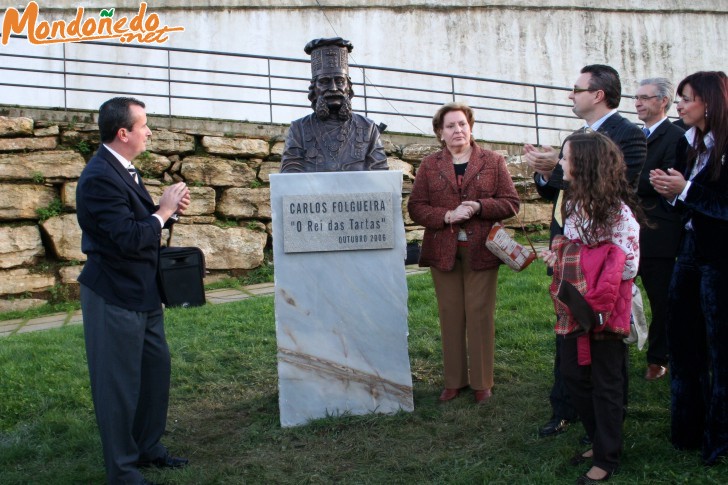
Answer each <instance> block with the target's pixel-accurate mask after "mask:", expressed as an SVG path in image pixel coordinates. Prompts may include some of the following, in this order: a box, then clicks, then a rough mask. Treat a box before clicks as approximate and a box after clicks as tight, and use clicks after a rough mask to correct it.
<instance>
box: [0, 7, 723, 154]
mask: <svg viewBox="0 0 728 485" xmlns="http://www.w3.org/2000/svg"><path fill="white" fill-rule="evenodd" d="M240 3H241V2H238V1H234V0H223V1H220V2H210V1H198V0H191V1H185V0H173V1H166V2H154V3H152V4H151V6H150V7H149V12H156V13H158V14H159V15H160V18H161V20H162V22H163V23H164V24H167V25H170V26H184V27H185V28H186V30H185V32H183V33H176V34H171V35H170V40H169V42H168V43H166V44H165V45H167V46H170V47H175V48H191V49H204V50H212V51H226V52H236V53H248V54H257V55H271V56H283V57H295V58H301V59H304V58H306V55H305V54H304V52H303V46H304V45H305V44H306V43H307V42H308V41H309V40H311V39H312V38H316V37H329V36H335V35H340V36H342V37H345V38H348V39H350V40H351V41H352V42H353V44H354V51H353V53H352V56H351V59H350V61H351V62H352V63H358V64H365V65H377V66H386V67H395V68H404V69H414V70H423V71H433V72H444V73H457V74H461V75H467V76H478V77H488V78H496V79H505V80H511V81H518V82H531V83H539V84H545V85H554V86H570V85H571V84H572V83H573V81H574V80H575V78H576V77H577V75H578V70H579V68H580V67H581V66H583V65H585V64H589V63H608V64H611V65H613V66H614V67H615V68H617V69H618V70H619V71H620V73H621V76H622V79H623V91H624V92H625V93H631V92H634V90H635V89H636V85H637V82H638V81H639V80H640V79H642V78H645V77H653V76H667V77H669V78H672V79H674V80H676V81H677V80H680V79H681V78H682V77H684V76H685V75H687V74H689V73H691V72H694V71H697V70H701V69H725V55H724V53H723V51H722V50H721V49H716V48H715V46H721V45H725V44H726V43H727V41H728V0H694V1H688V0H643V1H640V2H635V1H633V0H612V1H609V2H602V3H605V4H606V5H602V4H599V5H596V4H595V3H594V2H592V1H586V0H542V1H527V0H504V1H494V0H480V1H477V0H421V1H417V2H401V1H391V0H350V1H343V0H339V1H331V0H328V1H327V0H320V1H319V2H318V3H319V4H321V5H322V6H323V8H320V7H319V6H318V4H317V2H315V1H313V0H298V1H295V0H294V1H291V0H288V1H286V0H253V1H246V2H244V3H245V6H239V4H240ZM77 5H78V3H77V2H75V1H74V0H60V1H55V2H53V7H51V6H50V2H48V3H46V4H44V2H40V7H41V15H42V16H43V17H44V18H46V19H48V20H51V19H54V18H55V19H58V18H66V19H70V18H71V17H72V14H74V13H75V8H76V6H77ZM213 5H214V6H213ZM84 6H85V7H86V8H87V15H96V14H95V9H99V8H107V7H108V6H109V4H108V2H105V1H102V0H90V1H87V2H84ZM115 6H116V8H117V13H116V16H117V17H118V16H121V15H129V13H130V12H131V11H133V12H135V11H136V10H137V9H138V7H139V2H138V1H129V0H124V1H119V2H115ZM124 8H128V9H130V10H124ZM62 49H66V50H67V52H69V53H72V55H77V56H79V57H81V58H84V57H85V56H90V55H91V54H90V53H89V52H88V51H87V50H85V49H88V48H87V47H82V46H75V45H74V46H72V45H66V46H61V45H56V46H49V47H37V46H28V45H27V42H25V43H24V42H23V41H13V42H12V43H11V45H9V46H0V53H2V52H11V51H12V52H21V53H25V54H31V55H33V54H41V55H42V54H44V53H50V52H53V53H56V54H57V53H58V52H60V51H61V50H62ZM115 55H116V54H110V56H111V59H110V60H120V61H125V62H130V63H132V64H133V63H135V62H139V59H138V58H136V59H135V58H134V57H133V56H132V57H130V58H129V57H124V58H119V59H115V58H114V57H113V56H115ZM136 55H137V56H138V55H139V54H138V53H137V54H136ZM144 61H148V59H144ZM3 62H11V61H10V60H5V59H3ZM13 62H19V63H21V64H22V65H28V64H30V63H34V64H36V65H38V66H43V63H42V62H41V63H39V62H36V61H30V60H27V59H23V60H15V61H13ZM160 62H163V60H160ZM229 62H230V60H229V59H225V58H223V59H217V58H213V57H210V58H209V59H208V60H207V67H209V68H212V69H225V68H228V69H232V70H235V69H236V66H230V65H229ZM55 66H56V67H57V66H58V63H55ZM71 67H73V66H71ZM248 67H249V66H246V68H248ZM126 69H127V70H128V76H137V77H142V78H149V77H155V76H158V75H159V72H157V71H156V70H154V69H148V68H147V69H141V70H140V69H135V68H134V67H133V66H131V67H127V68H126ZM295 71H296V72H295V74H296V75H304V76H305V75H306V66H305V65H302V66H300V69H295ZM4 76H5V77H8V76H12V73H8V74H4ZM383 76H384V74H381V73H376V72H372V73H369V74H368V77H369V78H370V81H371V82H373V83H387V84H392V83H396V82H397V80H396V79H391V77H387V78H385V77H383ZM218 77H219V76H218ZM354 77H355V76H354ZM65 81H66V80H63V82H65ZM217 81H218V82H220V80H219V79H217ZM57 82H62V81H57ZM94 82H95V83H96V84H97V85H98V83H99V82H103V81H97V80H94V81H93V82H90V84H91V85H93V83H94ZM223 82H224V81H223ZM406 82H409V81H406ZM428 82H429V81H428ZM142 84H143V82H142ZM298 84H300V85H298ZM304 84H305V83H297V85H295V86H294V88H296V89H302V90H305V89H306V88H307V86H306V85H304ZM103 85H104V86H106V87H109V85H108V84H107V83H106V82H104V84H103ZM110 87H111V88H112V89H118V91H119V92H128V91H130V90H132V91H133V90H137V92H139V91H140V88H139V82H126V83H124V84H118V85H115V86H114V85H112V86H110ZM422 87H423V88H426V87H427V86H422ZM496 90H498V91H497V92H496ZM489 91H490V92H489V93H485V94H495V95H498V96H508V95H511V94H512V93H511V92H509V91H508V89H506V88H503V87H496V86H493V87H492V88H491V90H489ZM142 92H143V91H142ZM56 94H57V92H51V91H47V92H45V93H40V94H38V93H34V94H33V95H32V100H29V98H31V97H30V96H27V95H25V96H24V93H23V90H22V89H14V88H5V89H2V90H0V103H5V104H8V103H17V104H22V103H23V101H25V100H29V102H31V101H35V104H34V105H36V106H40V105H42V106H56V105H57V102H58V101H57V97H55V98H52V95H56ZM295 96H297V98H296V99H299V98H301V96H300V95H299V94H296V95H295ZM553 96H554V99H553V101H555V102H564V103H565V102H568V100H567V99H566V94H565V93H563V92H562V93H554V94H553ZM44 97H47V99H43V98H44ZM79 97H80V98H81V99H78V100H76V102H77V103H84V102H85V103H87V104H88V105H83V106H75V107H81V108H88V109H92V108H95V107H96V106H98V104H99V101H100V100H102V98H104V97H108V95H98V96H94V95H79ZM97 98H98V99H97ZM355 99H356V98H355ZM299 102H300V100H299ZM159 103H160V106H158V107H157V106H154V105H152V106H150V108H152V109H151V111H152V112H158V113H162V112H163V110H164V109H166V106H164V104H165V103H166V101H164V100H161V101H159ZM198 106H199V111H200V114H199V116H207V114H206V113H204V112H203V111H204V109H205V106H203V105H202V103H198ZM623 107H624V108H625V109H632V106H631V103H625V104H624V105H623ZM190 109H191V110H192V111H194V110H195V107H194V106H192V108H190ZM359 109H361V108H359ZM259 111H260V110H259V109H257V107H256V106H255V105H245V106H242V107H241V106H229V107H220V108H218V107H216V108H215V113H216V116H219V117H221V118H227V119H238V120H246V119H247V120H251V121H268V118H267V117H266V116H267V112H259ZM264 111H265V110H264ZM433 111H434V110H433ZM301 114H302V113H301V111H300V110H291V112H290V115H289V116H287V115H284V118H286V119H287V120H290V119H294V118H297V117H299V116H301ZM672 114H673V115H674V114H675V113H674V112H673V113H672ZM566 121H567V123H566V124H568V125H570V126H569V127H568V129H571V127H572V126H571V125H573V126H578V124H579V122H578V121H576V120H574V122H573V123H570V122H568V121H569V120H566ZM427 124H428V122H427V120H424V121H423V122H422V123H417V128H412V132H424V133H429V129H428V127H427ZM403 127H404V129H407V124H403ZM565 129H566V127H565ZM478 135H479V136H481V137H483V138H486V139H490V140H498V139H499V136H500V135H499V134H493V135H492V136H488V134H486V133H479V134H478ZM503 136H506V135H503ZM524 136H525V135H522V134H521V133H520V132H516V133H515V134H511V135H509V136H507V139H508V140H509V141H518V140H519V139H520V140H521V141H533V140H526V139H524ZM501 140H502V138H501ZM550 142H551V143H558V137H556V138H555V139H554V140H551V141H550Z"/></svg>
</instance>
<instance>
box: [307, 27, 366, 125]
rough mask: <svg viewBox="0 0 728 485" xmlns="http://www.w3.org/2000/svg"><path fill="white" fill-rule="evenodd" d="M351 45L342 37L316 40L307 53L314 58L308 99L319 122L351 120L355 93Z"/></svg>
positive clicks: (309, 46) (308, 46) (308, 45)
mask: <svg viewBox="0 0 728 485" xmlns="http://www.w3.org/2000/svg"><path fill="white" fill-rule="evenodd" d="M352 49H353V46H352V45H351V42H349V41H348V40H344V39H342V38H341V37H333V38H328V39H314V40H312V41H311V42H309V43H308V44H306V47H305V48H304V50H305V51H306V53H307V54H310V55H311V84H310V85H309V87H308V99H309V101H311V108H313V109H314V111H315V112H316V116H318V118H319V119H322V120H326V119H329V118H336V119H339V120H347V119H349V118H350V117H351V98H353V97H354V90H353V89H352V85H351V78H350V77H349V52H351V50H352Z"/></svg>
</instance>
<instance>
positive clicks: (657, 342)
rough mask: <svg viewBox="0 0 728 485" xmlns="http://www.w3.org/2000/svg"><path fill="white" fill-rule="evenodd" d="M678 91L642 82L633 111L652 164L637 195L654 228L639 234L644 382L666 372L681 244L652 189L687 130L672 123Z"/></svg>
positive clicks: (675, 218)
mask: <svg viewBox="0 0 728 485" xmlns="http://www.w3.org/2000/svg"><path fill="white" fill-rule="evenodd" d="M674 92H675V87H674V86H673V85H672V83H671V82H670V81H669V80H667V79H665V78H664V77H657V78H652V79H645V80H643V81H642V82H640V87H639V88H638V89H637V95H636V96H635V97H634V106H635V109H636V110H637V117H638V118H639V119H640V120H642V122H644V124H645V126H644V128H642V131H644V132H645V135H646V136H647V160H646V161H645V166H644V168H643V169H642V175H640V180H639V186H638V187H637V195H638V196H639V198H640V204H641V205H642V209H644V211H645V215H646V216H647V218H648V220H649V221H650V222H651V223H652V226H654V227H646V226H644V225H643V226H642V228H641V229H640V254H641V256H640V269H639V275H640V277H641V278H642V284H643V285H644V287H645V290H646V291H647V297H648V298H649V300H650V308H651V309H652V321H651V322H650V332H649V334H648V337H647V339H648V342H649V347H648V349H647V372H646V373H645V379H647V380H648V381H654V380H656V379H660V378H661V377H663V376H664V375H665V373H666V372H667V335H666V327H665V325H666V322H667V292H668V289H669V287H670V279H671V278H672V269H673V266H674V264H675V257H676V256H677V250H678V245H679V244H680V229H681V227H680V226H681V224H680V214H679V213H677V212H675V211H670V210H668V209H667V208H666V207H665V206H664V205H663V204H662V203H661V201H660V199H661V198H662V197H661V196H660V194H658V193H657V192H656V191H655V189H654V188H652V184H650V170H653V169H656V168H659V169H661V170H663V171H665V172H667V169H668V168H672V167H673V166H674V165H675V155H676V151H675V148H676V145H677V142H678V140H679V139H680V137H681V136H683V135H684V134H685V130H683V129H682V128H679V127H677V126H675V125H674V124H672V123H671V122H670V120H669V119H667V113H668V112H669V111H670V107H671V106H672V101H673V93H674Z"/></svg>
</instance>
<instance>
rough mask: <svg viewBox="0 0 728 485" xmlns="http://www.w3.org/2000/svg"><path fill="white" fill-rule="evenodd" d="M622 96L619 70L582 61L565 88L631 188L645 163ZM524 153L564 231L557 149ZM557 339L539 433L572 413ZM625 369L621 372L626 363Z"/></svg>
mask: <svg viewBox="0 0 728 485" xmlns="http://www.w3.org/2000/svg"><path fill="white" fill-rule="evenodd" d="M621 97H622V83H621V81H620V79H619V73H617V71H616V70H615V69H614V68H613V67H610V66H606V65H603V64H592V65H588V66H584V67H583V68H582V69H581V74H580V75H579V77H578V78H577V79H576V82H575V83H574V88H573V89H572V91H571V93H569V99H570V100H571V101H572V102H573V103H574V106H573V107H572V111H573V112H574V114H575V115H576V116H578V117H579V118H581V119H582V120H584V122H585V123H586V125H585V126H583V127H582V129H591V130H594V131H598V132H600V133H602V134H604V135H606V136H608V137H609V138H611V139H612V141H614V143H616V145H617V146H618V147H619V148H620V149H621V150H622V154H623V155H624V162H625V165H626V166H627V180H628V181H629V183H630V184H631V185H632V186H633V187H634V188H635V189H636V188H637V182H638V180H639V177H640V172H641V171H642V166H643V165H644V164H645V157H646V155H647V144H646V140H645V135H644V133H643V132H642V130H640V128H639V127H638V126H637V125H635V124H634V123H632V122H631V121H629V120H628V119H626V118H623V117H622V116H621V115H620V114H619V113H618V112H617V108H618V107H619V102H620V100H621ZM523 153H524V157H525V159H526V161H527V163H528V165H529V166H530V167H531V168H533V170H534V172H535V173H534V180H535V182H536V189H537V190H538V193H539V195H541V197H544V198H546V199H548V200H552V201H554V211H553V215H552V218H551V227H550V233H551V239H553V238H554V236H556V235H558V234H563V221H562V220H561V195H562V191H563V189H564V188H565V183H564V181H563V175H564V172H563V170H562V169H561V165H559V158H560V154H559V152H558V151H557V150H556V149H554V148H553V147H550V146H543V147H540V149H539V148H536V147H534V146H533V145H525V146H524V148H523ZM549 273H550V270H549ZM562 340H563V337H561V336H557V337H556V355H555V360H554V384H553V386H552V388H551V393H550V395H549V400H550V402H551V410H552V414H551V419H550V420H549V421H548V422H547V423H546V424H545V425H543V426H542V427H541V428H540V429H539V435H540V436H542V437H545V436H552V435H556V434H559V433H562V432H564V431H566V429H567V428H568V426H569V422H571V421H573V420H575V419H576V418H577V414H576V410H575V409H574V407H573V405H572V403H571V398H570V397H569V394H568V392H567V391H566V386H565V383H564V380H563V376H562V375H561V371H560V369H559V366H560V365H561V344H562ZM624 372H625V373H626V363H625V369H624ZM626 382H627V381H626V379H625V383H626ZM625 396H626V389H625Z"/></svg>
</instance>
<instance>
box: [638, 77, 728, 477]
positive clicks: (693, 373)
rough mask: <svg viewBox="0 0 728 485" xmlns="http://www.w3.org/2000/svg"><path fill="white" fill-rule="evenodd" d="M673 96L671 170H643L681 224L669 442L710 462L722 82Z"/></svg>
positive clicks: (724, 339)
mask: <svg viewBox="0 0 728 485" xmlns="http://www.w3.org/2000/svg"><path fill="white" fill-rule="evenodd" d="M677 94H678V96H679V101H678V105H677V109H678V112H679V113H680V117H681V118H682V119H683V121H684V122H685V124H686V125H687V126H688V127H690V129H689V130H688V131H687V132H686V133H685V138H684V139H683V140H681V142H680V143H679V144H678V147H677V151H678V153H677V161H676V164H675V168H674V169H670V170H668V171H667V172H664V171H662V170H652V171H651V172H650V181H651V182H652V185H653V186H654V187H655V190H656V191H657V192H658V193H660V195H662V196H663V197H665V198H666V199H667V200H668V202H670V203H671V204H673V205H674V206H675V207H676V208H677V209H679V210H680V211H681V212H682V214H683V223H684V226H683V234H682V241H681V243H680V251H679V253H678V258H677V263H676V264H675V269H674V271H673V275H672V283H671V284H670V295H669V306H670V318H669V320H668V327H667V331H668V336H667V338H668V351H669V353H670V373H671V375H672V383H671V391H672V428H671V439H672V443H673V445H675V447H676V448H678V449H702V453H703V460H704V462H705V464H707V465H712V464H714V463H715V462H716V461H717V460H718V458H720V457H721V456H724V455H726V454H728V251H726V241H728V165H726V159H728V78H727V77H726V75H725V73H724V72H722V71H702V72H696V73H694V74H691V75H690V76H688V77H686V78H685V79H683V80H682V82H681V83H680V84H679V86H678V88H677Z"/></svg>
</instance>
